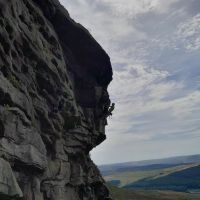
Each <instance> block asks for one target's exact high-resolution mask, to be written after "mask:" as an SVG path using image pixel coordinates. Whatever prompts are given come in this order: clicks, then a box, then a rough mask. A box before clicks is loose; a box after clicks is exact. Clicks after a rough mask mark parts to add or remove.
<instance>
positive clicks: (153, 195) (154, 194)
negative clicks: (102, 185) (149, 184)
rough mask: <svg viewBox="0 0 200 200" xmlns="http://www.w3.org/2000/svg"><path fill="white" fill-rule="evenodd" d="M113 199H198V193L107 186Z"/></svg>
mask: <svg viewBox="0 0 200 200" xmlns="http://www.w3.org/2000/svg"><path fill="white" fill-rule="evenodd" d="M109 189H110V191H111V195H112V198H113V199H114V200H200V195H195V194H189V193H183V192H172V191H156V190H127V189H123V188H117V187H114V186H109Z"/></svg>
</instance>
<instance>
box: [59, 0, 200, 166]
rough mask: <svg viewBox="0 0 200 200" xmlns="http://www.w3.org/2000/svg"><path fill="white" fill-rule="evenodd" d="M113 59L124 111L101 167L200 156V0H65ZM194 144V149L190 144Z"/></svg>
mask: <svg viewBox="0 0 200 200" xmlns="http://www.w3.org/2000/svg"><path fill="white" fill-rule="evenodd" d="M61 3H62V4H63V5H64V6H65V7H66V8H67V9H68V11H69V13H70V14H71V16H72V17H73V18H74V19H75V20H76V21H78V22H80V23H81V24H83V25H84V26H85V27H86V28H87V29H88V30H89V31H90V32H91V33H92V35H93V36H94V38H95V39H96V40H97V41H98V42H99V43H100V44H101V45H102V46H103V48H104V49H105V50H106V51H107V52H108V54H109V55H110V57H111V61H112V65H113V70H114V80H113V82H112V83H111V85H110V86H109V92H110V96H111V99H112V101H113V102H116V109H115V111H114V113H113V117H112V119H109V126H108V127H107V137H108V139H107V140H106V141H105V142H104V143H103V144H102V145H100V146H99V147H97V148H96V149H95V150H94V151H93V152H92V158H93V159H94V160H95V162H97V163H98V164H100V163H101V164H102V163H110V162H121V161H127V160H142V159H148V158H159V157H163V156H174V155H181V154H190V153H200V152H199V149H198V143H199V142H200V137H199V130H200V127H199V122H200V114H199V113H200V112H199V111H200V70H199V63H200V57H199V53H200V37H199V35H200V14H199V11H200V4H199V1H198V0H191V1H186V0H168V1H164V0H162V1H161V0H124V1H121V0H73V1H67V0H61ZM186 147H188V148H186Z"/></svg>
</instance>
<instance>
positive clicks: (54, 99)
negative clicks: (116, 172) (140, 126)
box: [0, 0, 112, 200]
mask: <svg viewBox="0 0 200 200" xmlns="http://www.w3.org/2000/svg"><path fill="white" fill-rule="evenodd" d="M111 80H112V68H111V64H110V59H109V57H108V55H107V54H106V53H105V51H104V50H103V49H102V48H101V46H100V45H99V44H98V43H97V42H96V41H95V40H94V38H93V37H92V36H91V35H90V33H89V32H88V31H87V30H86V29H85V28H84V27H82V26H81V25H80V24H77V23H76V22H74V21H73V20H72V19H71V18H70V16H69V14H68V12H67V11H66V10H65V9H64V8H63V7H62V6H61V5H60V3H59V1H58V0H0V199H1V200H3V199H8V198H10V197H14V199H18V198H19V199H24V200H104V199H109V191H108V190H107V188H106V186H105V183H104V180H103V179H102V176H101V174H100V172H99V170H98V168H97V167H96V166H95V164H94V163H93V162H92V160H91V159H90V156H89V152H90V151H91V150H92V148H94V147H95V146H97V145H98V144H100V143H101V142H102V141H103V140H104V139H105V138H106V136H105V125H106V115H107V113H106V112H107V109H108V107H109V104H110V100H109V95H108V92H107V86H108V84H109V83H110V81H111Z"/></svg>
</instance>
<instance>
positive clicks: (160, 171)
mask: <svg viewBox="0 0 200 200" xmlns="http://www.w3.org/2000/svg"><path fill="white" fill-rule="evenodd" d="M199 165H200V163H192V164H183V165H180V164H179V165H176V166H172V167H166V168H164V166H163V165H161V167H160V168H159V165H156V168H153V167H152V165H150V168H149V169H148V166H146V167H145V168H144V167H141V169H138V168H137V170H132V171H125V172H114V173H113V174H109V175H105V176H104V179H105V180H106V181H107V182H108V183H110V184H112V185H114V186H118V187H125V186H127V185H130V184H134V183H137V182H140V181H144V180H150V179H158V178H161V177H166V176H168V175H170V174H173V173H175V172H177V173H180V172H182V171H184V170H186V169H190V168H192V169H193V167H196V166H199Z"/></svg>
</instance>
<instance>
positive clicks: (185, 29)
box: [176, 14, 200, 51]
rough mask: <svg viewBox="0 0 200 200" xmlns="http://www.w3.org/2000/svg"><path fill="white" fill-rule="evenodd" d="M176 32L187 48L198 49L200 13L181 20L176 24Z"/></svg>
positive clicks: (199, 42) (199, 47) (199, 44)
mask: <svg viewBox="0 0 200 200" xmlns="http://www.w3.org/2000/svg"><path fill="white" fill-rule="evenodd" d="M176 34H177V38H178V39H180V40H181V41H182V42H183V44H184V46H185V48H186V49H187V50H190V51H194V50H198V49H200V14H197V15H195V16H193V17H191V18H189V19H188V20H187V21H185V22H181V23H180V24H179V25H178V28H177V32H176Z"/></svg>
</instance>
